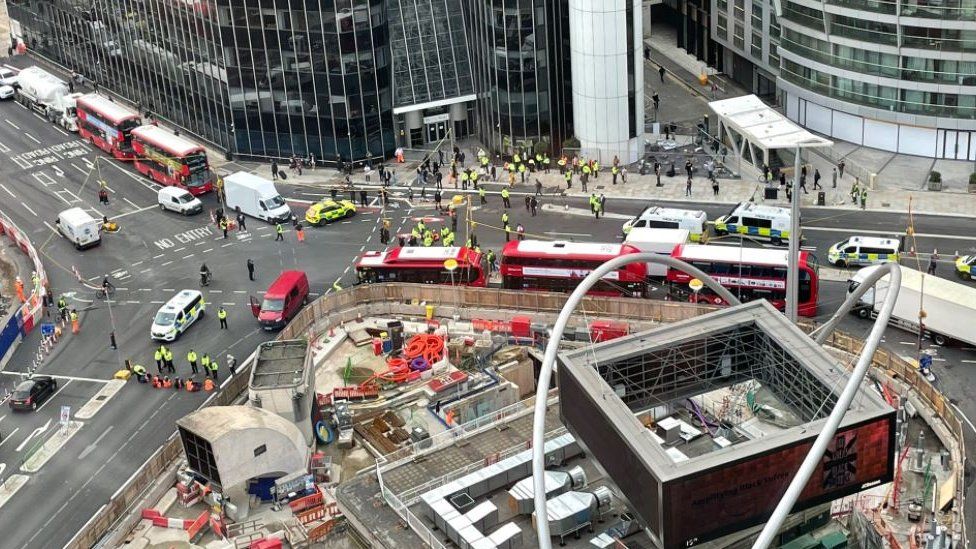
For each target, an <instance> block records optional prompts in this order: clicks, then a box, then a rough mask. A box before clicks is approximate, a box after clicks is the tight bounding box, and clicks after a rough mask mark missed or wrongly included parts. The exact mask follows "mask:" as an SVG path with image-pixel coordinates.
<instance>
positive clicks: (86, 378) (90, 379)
mask: <svg viewBox="0 0 976 549" xmlns="http://www.w3.org/2000/svg"><path fill="white" fill-rule="evenodd" d="M0 375H6V376H18V377H23V375H24V373H23V372H0ZM44 375H45V376H47V377H53V378H54V379H66V380H68V381H69V382H71V381H84V382H89V383H108V380H107V379H95V378H93V377H77V376H63V375H58V374H44ZM66 386H67V383H65V384H64V385H63V386H61V387H59V388H58V391H59V392H60V391H61V389H64V388H65V387H66ZM55 394H57V393H55ZM51 396H52V397H53V396H54V395H51ZM48 402H50V400H48ZM44 404H47V402H45V403H44Z"/></svg>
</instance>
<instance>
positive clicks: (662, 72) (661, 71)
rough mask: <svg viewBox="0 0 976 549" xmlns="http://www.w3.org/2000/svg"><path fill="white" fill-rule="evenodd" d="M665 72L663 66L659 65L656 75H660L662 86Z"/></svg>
mask: <svg viewBox="0 0 976 549" xmlns="http://www.w3.org/2000/svg"><path fill="white" fill-rule="evenodd" d="M665 72H666V71H665V70H664V65H661V66H660V67H658V69H657V73H658V74H659V75H661V83H662V84H663V83H664V73H665Z"/></svg>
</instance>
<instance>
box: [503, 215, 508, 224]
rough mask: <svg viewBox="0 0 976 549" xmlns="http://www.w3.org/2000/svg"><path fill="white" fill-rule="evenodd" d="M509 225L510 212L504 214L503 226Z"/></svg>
mask: <svg viewBox="0 0 976 549" xmlns="http://www.w3.org/2000/svg"><path fill="white" fill-rule="evenodd" d="M505 225H508V212H502V226H505Z"/></svg>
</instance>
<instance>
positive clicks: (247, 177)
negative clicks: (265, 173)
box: [224, 172, 277, 190]
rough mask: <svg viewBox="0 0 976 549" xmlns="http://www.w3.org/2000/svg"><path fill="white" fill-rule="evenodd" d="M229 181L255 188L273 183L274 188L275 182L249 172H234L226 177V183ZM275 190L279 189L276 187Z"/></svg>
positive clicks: (261, 187) (260, 188)
mask: <svg viewBox="0 0 976 549" xmlns="http://www.w3.org/2000/svg"><path fill="white" fill-rule="evenodd" d="M227 183H233V184H235V185H240V186H242V187H247V188H249V189H254V190H263V189H266V188H267V187H268V185H271V187H272V188H274V183H273V182H271V181H270V180H268V179H265V178H263V177H260V176H257V175H254V174H253V173H248V172H234V173H232V174H230V175H228V176H227V177H225V178H224V185H226V184H227ZM275 190H277V189H276V188H275Z"/></svg>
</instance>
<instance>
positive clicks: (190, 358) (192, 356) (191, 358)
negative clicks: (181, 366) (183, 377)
mask: <svg viewBox="0 0 976 549" xmlns="http://www.w3.org/2000/svg"><path fill="white" fill-rule="evenodd" d="M186 361H187V362H189V363H190V371H192V372H193V373H194V374H197V373H199V372H197V353H196V351H194V350H193V349H190V351H189V352H188V353H186Z"/></svg>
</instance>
